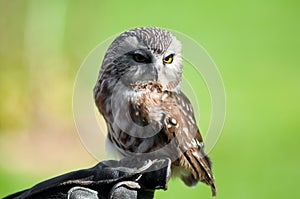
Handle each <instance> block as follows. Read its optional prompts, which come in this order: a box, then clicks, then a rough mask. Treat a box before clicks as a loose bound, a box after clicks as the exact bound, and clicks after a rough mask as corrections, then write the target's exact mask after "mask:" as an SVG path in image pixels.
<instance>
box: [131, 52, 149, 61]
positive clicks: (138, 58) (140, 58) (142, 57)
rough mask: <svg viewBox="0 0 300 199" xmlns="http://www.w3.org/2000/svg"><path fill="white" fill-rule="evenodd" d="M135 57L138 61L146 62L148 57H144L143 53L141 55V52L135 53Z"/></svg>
mask: <svg viewBox="0 0 300 199" xmlns="http://www.w3.org/2000/svg"><path fill="white" fill-rule="evenodd" d="M133 59H134V61H136V62H146V60H147V59H146V57H144V56H143V55H141V54H134V55H133Z"/></svg>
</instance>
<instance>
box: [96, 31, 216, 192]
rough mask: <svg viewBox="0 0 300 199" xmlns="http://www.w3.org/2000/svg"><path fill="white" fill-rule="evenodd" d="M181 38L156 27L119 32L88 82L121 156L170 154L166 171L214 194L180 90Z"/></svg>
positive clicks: (199, 141)
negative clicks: (91, 82)
mask: <svg viewBox="0 0 300 199" xmlns="http://www.w3.org/2000/svg"><path fill="white" fill-rule="evenodd" d="M182 70H183V63H182V57H181V43H180V41H178V40H177V39H176V37H175V36H174V35H173V34H172V33H171V32H169V31H167V30H163V29H160V28H156V27H148V28H136V29H132V30H129V31H126V32H124V33H122V34H121V35H120V36H118V37H117V38H116V39H115V40H114V41H113V42H112V44H111V45H110V47H109V48H108V50H107V52H106V54H105V57H104V60H103V62H102V66H101V69H100V72H99V76H98V80H97V83H96V86H95V88H94V99H95V103H96V106H97V108H98V110H99V111H100V113H101V114H102V115H103V117H104V119H105V121H106V124H107V129H108V136H107V139H108V141H109V142H110V143H111V145H112V146H113V147H114V148H116V149H117V151H118V152H119V153H120V154H122V156H125V157H126V156H132V155H147V154H151V155H154V156H162V157H168V158H170V159H171V160H172V176H173V175H175V176H178V177H180V178H181V179H182V180H183V182H184V183H185V184H186V185H188V186H194V185H196V184H197V183H198V182H199V181H200V182H203V183H205V184H207V185H209V186H210V187H211V190H212V195H216V186H215V180H214V176H213V173H212V170H211V162H210V160H209V158H208V156H207V155H206V154H205V152H204V143H203V139H202V137H201V134H200V131H199V128H198V126H197V123H196V121H195V117H194V112H193V107H192V105H191V103H190V101H189V99H188V98H187V97H186V96H185V95H184V94H183V93H182V92H181V78H182Z"/></svg>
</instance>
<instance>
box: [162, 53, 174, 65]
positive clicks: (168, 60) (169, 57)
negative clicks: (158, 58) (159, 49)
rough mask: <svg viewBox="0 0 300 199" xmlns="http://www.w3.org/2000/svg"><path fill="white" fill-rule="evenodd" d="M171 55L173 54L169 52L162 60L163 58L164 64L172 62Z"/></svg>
mask: <svg viewBox="0 0 300 199" xmlns="http://www.w3.org/2000/svg"><path fill="white" fill-rule="evenodd" d="M173 56H174V55H173V54H171V55H169V56H167V57H165V58H164V60H163V62H164V64H170V63H172V61H173Z"/></svg>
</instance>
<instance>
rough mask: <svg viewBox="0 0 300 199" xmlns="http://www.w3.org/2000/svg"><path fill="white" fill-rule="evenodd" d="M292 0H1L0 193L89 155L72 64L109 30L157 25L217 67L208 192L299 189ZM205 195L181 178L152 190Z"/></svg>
mask: <svg viewBox="0 0 300 199" xmlns="http://www.w3.org/2000/svg"><path fill="white" fill-rule="evenodd" d="M299 9H300V2H299V1H296V0H273V1H271V0H266V1H259V0H252V1H243V0H236V1H233V0H227V1H196V0H195V1H192V0H186V1H169V0H166V1H158V0H153V1H136V0H133V1H116V0H112V1H108V0H106V1H63V0H61V1H59V0H54V1H50V0H49V1H38V0H28V1H15V0H14V1H10V0H1V1H0V93H1V95H0V96H1V97H0V197H2V196H5V195H7V194H9V193H12V192H15V191H18V190H21V189H24V188H28V187H30V186H32V185H34V184H35V183H37V182H39V181H42V180H44V179H47V178H50V177H53V176H55V175H58V174H61V173H64V172H68V171H71V170H76V169H79V168H82V167H89V166H92V165H93V164H95V163H96V161H95V160H94V159H92V158H91V156H90V155H89V154H88V152H87V151H86V150H85V149H84V148H83V146H82V145H81V144H80V141H79V139H78V136H77V134H76V130H75V127H74V123H73V119H72V89H73V84H74V81H75V76H76V72H77V70H78V69H79V67H80V64H81V63H82V62H83V60H84V58H85V57H86V55H87V54H88V53H89V52H90V51H91V50H92V49H93V48H94V47H95V46H96V45H97V44H99V43H100V42H102V41H103V40H105V39H106V38H108V37H109V36H111V35H113V34H115V33H120V32H122V31H125V30H128V29H131V28H134V27H140V26H158V27H163V28H169V29H174V30H177V31H179V32H182V33H185V34H186V35H189V36H190V37H192V38H193V39H195V40H196V41H197V42H198V43H200V44H201V45H203V46H204V48H205V49H206V50H207V51H208V53H209V54H210V55H211V57H212V58H213V59H214V61H215V62H216V64H217V66H218V68H219V70H220V73H221V74H222V77H223V80H224V84H225V88H226V94H227V118H226V123H225V126H224V130H223V133H222V135H221V137H220V140H219V141H218V143H217V145H216V146H215V148H214V149H213V151H212V152H211V153H210V156H211V157H212V160H213V162H214V172H215V175H216V181H217V186H218V196H217V197H218V198H220V199H221V198H230V199H233V198H300V193H299V190H298V188H297V186H299V183H298V182H299V177H300V169H299V166H300V165H299V163H300V159H299V154H298V153H299V149H300V148H299V141H300V139H299V138H300V135H299V130H300V122H299V118H300V105H299V104H300V103H299V101H300V92H299V91H300V90H299V86H300V67H299V66H300V58H299V57H300V36H299V35H300V23H299V19H300V12H299ZM188 75H189V74H187V76H188ZM199 92H201V91H200V90H199ZM200 108H201V107H200ZM199 124H200V125H201V121H200V122H199ZM203 128H205V127H203ZM209 197H211V196H210V190H209V188H208V187H206V186H203V185H200V186H198V187H196V188H187V187H185V186H184V185H183V184H182V183H181V182H180V181H179V180H172V181H171V182H170V184H169V190H168V191H166V192H164V191H159V192H157V193H156V198H209Z"/></svg>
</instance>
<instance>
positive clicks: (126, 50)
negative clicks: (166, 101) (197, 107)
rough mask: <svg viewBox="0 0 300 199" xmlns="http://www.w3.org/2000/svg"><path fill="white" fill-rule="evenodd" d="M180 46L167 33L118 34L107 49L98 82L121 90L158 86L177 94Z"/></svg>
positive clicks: (155, 30)
mask: <svg viewBox="0 0 300 199" xmlns="http://www.w3.org/2000/svg"><path fill="white" fill-rule="evenodd" d="M181 76H182V58H181V43H180V42H179V41H178V40H177V39H176V38H175V36H174V35H172V34H171V33H170V32H169V31H167V30H162V29H159V28H155V27H150V28H136V29H132V30H129V31H126V32H124V33H122V34H121V35H120V36H118V37H117V38H116V39H115V40H114V41H113V42H112V44H111V45H110V47H109V49H108V50H107V52H106V55H105V58H104V60H103V64H102V67H101V71H100V75H99V79H101V78H102V79H105V78H109V79H110V80H108V79H107V81H114V82H116V81H121V82H122V84H124V85H125V86H128V87H130V86H132V85H135V84H137V83H147V82H158V83H160V84H161V85H162V89H164V90H174V91H178V90H180V83H181Z"/></svg>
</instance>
